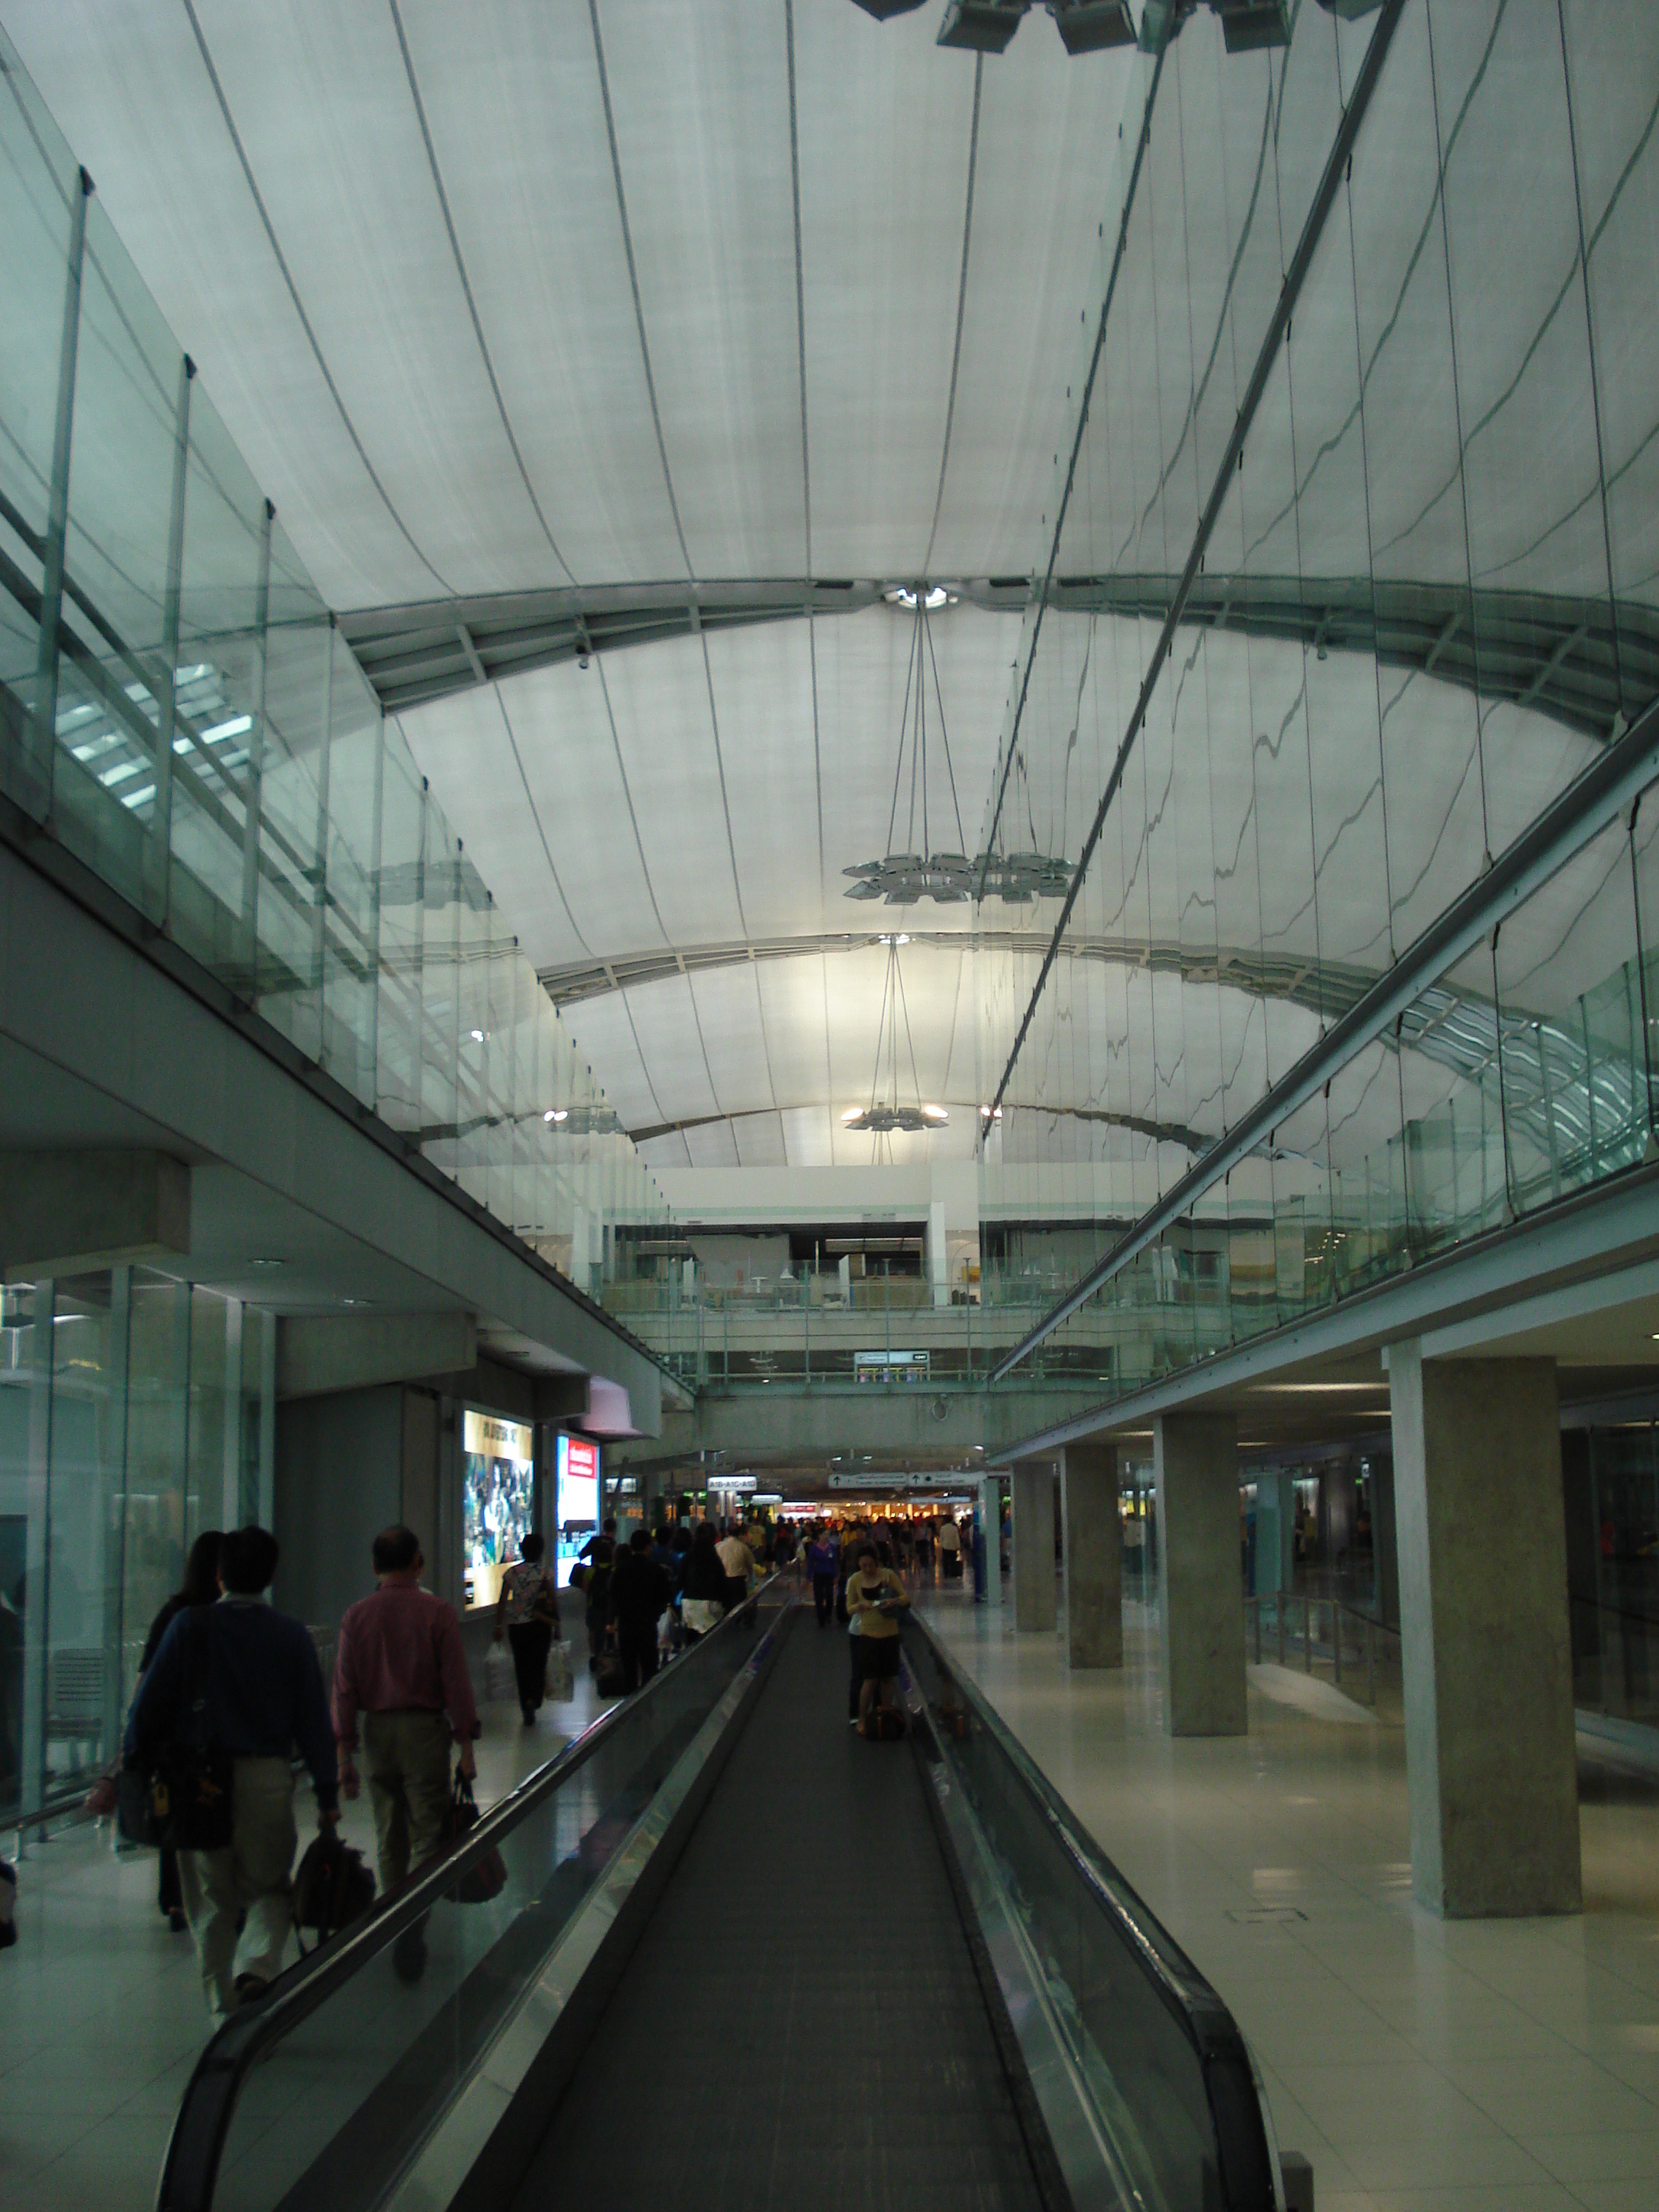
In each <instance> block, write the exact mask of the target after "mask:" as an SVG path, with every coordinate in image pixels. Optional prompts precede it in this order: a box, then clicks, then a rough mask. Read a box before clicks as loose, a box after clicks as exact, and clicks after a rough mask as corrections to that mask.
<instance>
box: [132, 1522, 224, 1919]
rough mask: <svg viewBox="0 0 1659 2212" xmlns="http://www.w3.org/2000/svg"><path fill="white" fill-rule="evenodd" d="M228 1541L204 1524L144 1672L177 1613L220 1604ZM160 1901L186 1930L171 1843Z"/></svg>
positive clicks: (157, 1627)
mask: <svg viewBox="0 0 1659 2212" xmlns="http://www.w3.org/2000/svg"><path fill="white" fill-rule="evenodd" d="M223 1541H224V1535H223V1532H222V1530H221V1529H218V1528H204V1529H203V1531H202V1533H201V1534H200V1535H199V1536H198V1537H197V1539H196V1541H195V1542H194V1543H193V1544H192V1545H191V1547H190V1553H189V1556H188V1557H187V1558H186V1559H185V1578H184V1580H183V1582H182V1583H179V1587H178V1589H176V1590H174V1592H173V1595H172V1596H171V1597H170V1598H169V1599H168V1600H167V1603H166V1604H165V1605H164V1606H163V1607H161V1611H160V1613H157V1614H156V1616H155V1620H152V1621H151V1623H150V1625H149V1635H148V1636H147V1637H146V1638H144V1650H143V1657H142V1658H141V1659H140V1660H139V1662H138V1672H139V1674H141V1675H143V1674H147V1673H148V1672H149V1662H150V1661H151V1660H152V1659H153V1658H154V1657H155V1655H156V1653H157V1652H158V1651H159V1650H161V1638H163V1637H164V1636H165V1635H166V1634H167V1630H168V1629H169V1628H170V1627H171V1626H172V1625H173V1616H174V1615H175V1614H176V1613H183V1612H184V1610H185V1607H187V1606H192V1605H216V1604H217V1603H218V1601H219V1547H220V1545H221V1544H222V1542H223ZM155 1902H156V1904H157V1905H159V1906H160V1908H161V1911H163V1912H165V1913H166V1915H167V1925H168V1927H169V1928H171V1929H172V1930H173V1934H174V1935H175V1936H182V1935H183V1934H184V1933H185V1928H186V1926H187V1925H188V1923H187V1922H186V1921H185V1893H184V1891H183V1890H182V1889H181V1888H180V1887H179V1854H178V1853H177V1852H176V1851H175V1850H173V1847H172V1846H171V1844H162V1846H161V1885H160V1887H159V1889H158V1890H157V1892H156V1898H155Z"/></svg>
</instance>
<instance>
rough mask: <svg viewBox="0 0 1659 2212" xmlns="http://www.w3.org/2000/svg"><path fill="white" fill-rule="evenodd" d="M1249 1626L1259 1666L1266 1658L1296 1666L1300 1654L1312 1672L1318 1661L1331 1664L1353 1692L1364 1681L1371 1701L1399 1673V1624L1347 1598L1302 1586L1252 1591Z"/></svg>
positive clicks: (1341, 1685)
mask: <svg viewBox="0 0 1659 2212" xmlns="http://www.w3.org/2000/svg"><path fill="white" fill-rule="evenodd" d="M1298 1614H1300V1616H1301V1632H1300V1635H1299V1636H1298V1634H1297V1615H1298ZM1244 1630H1245V1638H1246V1642H1247V1644H1248V1647H1249V1652H1250V1656H1251V1658H1252V1660H1253V1661H1254V1662H1255V1665H1256V1666H1258V1667H1260V1666H1261V1664H1262V1662H1263V1661H1264V1659H1269V1660H1272V1661H1273V1662H1275V1663H1276V1664H1278V1665H1279V1666H1280V1667H1286V1666H1291V1665H1292V1664H1294V1663H1295V1662H1296V1661H1297V1657H1298V1656H1299V1657H1300V1660H1301V1665H1302V1671H1303V1673H1304V1674H1312V1673H1313V1672H1314V1669H1315V1666H1316V1664H1317V1665H1319V1666H1320V1667H1328V1668H1330V1670H1331V1678H1332V1680H1334V1683H1335V1684H1336V1686H1337V1687H1338V1688H1339V1689H1340V1690H1345V1691H1346V1692H1347V1693H1348V1695H1349V1696H1351V1697H1356V1698H1358V1697H1360V1695H1361V1689H1362V1686H1363V1692H1364V1695H1363V1700H1362V1702H1363V1703H1364V1704H1365V1705H1373V1706H1374V1705H1376V1697H1377V1687H1378V1684H1379V1682H1381V1681H1383V1680H1398V1679H1399V1674H1400V1664H1401V1662H1400V1634H1399V1632H1398V1630H1396V1629H1393V1628H1389V1627H1386V1626H1384V1625H1383V1622H1382V1621H1380V1620H1375V1619H1374V1618H1373V1617H1372V1615H1371V1614H1370V1613H1362V1612H1360V1610H1359V1608H1358V1607H1357V1606H1352V1605H1349V1604H1348V1603H1347V1602H1346V1600H1345V1599H1342V1598H1338V1597H1315V1596H1312V1595H1308V1594H1306V1593H1304V1592H1302V1591H1298V1590H1278V1591H1274V1592H1273V1593H1272V1594H1270V1595H1266V1596H1262V1597H1247V1598H1246V1599H1245V1601H1244Z"/></svg>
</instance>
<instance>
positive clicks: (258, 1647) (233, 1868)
mask: <svg viewBox="0 0 1659 2212" xmlns="http://www.w3.org/2000/svg"><path fill="white" fill-rule="evenodd" d="M276 1557H277V1553H276V1538H275V1537H274V1536H273V1535H271V1534H270V1532H269V1530H267V1529H264V1528H238V1529H237V1530H235V1531H234V1534H231V1535H228V1536H227V1537H226V1538H225V1540H224V1542H223V1543H222V1546H221V1547H220V1552H219V1587H220V1589H222V1591H223V1593H224V1595H223V1596H222V1598H221V1599H220V1601H219V1602H218V1604H217V1605H213V1606H199V1607H190V1608H188V1609H187V1610H186V1611H185V1612H183V1613H180V1614H179V1616H178V1618H177V1619H176V1620H174V1621H173V1625H172V1626H171V1627H170V1628H169V1629H168V1630H167V1634H166V1635H165V1636H164V1637H163V1638H162V1639H161V1648H160V1649H159V1650H157V1652H156V1654H155V1659H154V1660H153V1661H152V1662H151V1663H150V1666H149V1669H148V1671H147V1672H146V1673H145V1674H144V1676H143V1680H141V1681H140V1683H139V1685H138V1692H137V1696H136V1697H135V1698H134V1699H133V1701H132V1711H131V1714H130V1715H129V1716H128V1718H127V1732H126V1740H125V1752H126V1755H127V1757H128V1759H130V1760H131V1761H133V1762H134V1763H135V1764H137V1765H140V1766H142V1767H144V1768H145V1769H150V1768H153V1767H154V1766H155V1762H156V1759H157V1758H158V1757H159V1755H160V1754H161V1752H162V1750H163V1749H164V1748H165V1747H167V1745H168V1744H170V1743H173V1742H175V1741H179V1738H180V1737H181V1735H183V1733H184V1730H185V1725H186V1723H187V1719H188V1714H189V1708H190V1705H191V1702H192V1700H193V1699H195V1698H197V1696H204V1697H205V1702H206V1723H207V1727H206V1733H207V1741H208V1747H209V1748H210V1749H211V1750H214V1751H220V1752H228V1753H229V1754H230V1757H231V1772H232V1777H233V1781H232V1808H233V1821H232V1833H231V1840H230V1842H229V1843H228V1844H226V1845H225V1846H224V1848H223V1849H222V1850H208V1851H191V1850H181V1851H180V1852H179V1884H180V1887H182V1889H183V1891H184V1897H185V1917H186V1918H187V1919H188V1921H189V1922H190V1931H191V1936H193V1937H194V1938H195V1941H196V1949H197V1956H198V1957H199V1959H200V1960H201V1963H202V1982H203V1986H204V1990H205V1992H206V1995H207V2001H208V2005H209V2008H210V2010H211V2011H212V2013H213V2014H214V2015H215V2017H216V2019H222V2018H223V2017H225V2015H228V2014H229V2013H232V2012H234V2010H235V2009H236V2008H237V2006H238V2005H240V2004H246V2003H248V2002H252V2000H253V1999H254V1998H256V1997H258V1996H263V1995H264V1989H265V1984H267V1983H268V1982H270V1981H271V1980H273V1979H274V1978H275V1977H276V1975H277V1974H279V1973H280V1972H282V1967H283V1950H284V1948H285V1947H286V1945H287V1942H288V1937H289V1929H290V1928H291V1927H292V1926H293V1924H294V1915H293V1910H292V1907H291V1905H290V1902H289V1869H291V1868H292V1866H293V1863H294V1849H295V1843H296V1841H297V1840H298V1838H297V1837H296V1835H295V1826H294V1768H293V1763H292V1762H293V1754H294V1747H295V1745H296V1744H297V1745H298V1746H299V1749H300V1755H301V1758H302V1759H304V1760H305V1763H306V1765H307V1766H308V1767H309V1768H310V1770H311V1778H312V1780H313V1783H314V1784H315V1785H316V1790H317V1806H318V1811H319V1825H320V1826H323V1827H328V1826H331V1825H332V1824H333V1823H334V1822H335V1821H336V1820H338V1819H339V1812H338V1795H339V1791H338V1780H337V1771H336V1765H335V1752H334V1730H333V1729H332V1727H331V1724H330V1722H329V1717H328V1700H327V1699H326V1698H325V1695H324V1692H323V1677H322V1670H321V1668H319V1666H318V1664H317V1654H316V1651H315V1650H314V1649H313V1644H312V1641H311V1638H310V1636H309V1634H308V1633H307V1631H306V1629H305V1627H304V1626H303V1625H302V1624H301V1622H299V1621H297V1620H289V1617H288V1615H287V1614H286V1613H276V1612H274V1611H273V1610H272V1608H271V1607H270V1606H268V1605H267V1604H266V1603H265V1602H264V1591H265V1590H267V1589H269V1588H270V1579H271V1577H272V1576H273V1575H274V1574H275V1573H276ZM241 1915H246V1924H245V1927H244V1930H243V1942H242V1948H243V1966H242V1970H241V1972H236V1954H237V1932H236V1923H237V1920H238V1917H239V1916H241Z"/></svg>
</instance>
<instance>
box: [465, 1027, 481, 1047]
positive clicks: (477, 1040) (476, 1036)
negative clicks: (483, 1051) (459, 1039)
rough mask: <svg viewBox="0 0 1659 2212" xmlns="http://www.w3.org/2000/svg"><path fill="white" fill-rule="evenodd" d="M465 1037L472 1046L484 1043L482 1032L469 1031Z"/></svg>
mask: <svg viewBox="0 0 1659 2212" xmlns="http://www.w3.org/2000/svg"><path fill="white" fill-rule="evenodd" d="M467 1035H468V1036H470V1037H471V1040H472V1042H473V1043H474V1044H482V1043H483V1041H484V1033H483V1030H468V1031H467Z"/></svg>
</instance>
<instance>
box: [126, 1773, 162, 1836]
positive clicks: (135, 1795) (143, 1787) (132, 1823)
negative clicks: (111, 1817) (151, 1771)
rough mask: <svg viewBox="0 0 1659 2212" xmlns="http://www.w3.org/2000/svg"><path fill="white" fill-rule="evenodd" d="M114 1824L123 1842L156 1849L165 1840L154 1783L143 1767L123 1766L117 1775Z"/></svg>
mask: <svg viewBox="0 0 1659 2212" xmlns="http://www.w3.org/2000/svg"><path fill="white" fill-rule="evenodd" d="M115 1826H116V1829H117V1832H118V1834H119V1836H120V1838H121V1840H122V1842H123V1843H126V1844H142V1845H143V1846H144V1847H145V1848H146V1849H148V1850H155V1849H156V1848H157V1847H158V1845H160V1844H161V1842H162V1841H163V1840H164V1838H163V1837H162V1833H161V1822H160V1821H159V1820H157V1819H156V1817H155V1786H154V1784H153V1782H152V1779H151V1778H150V1777H149V1775H148V1774H146V1773H145V1772H144V1771H143V1768H142V1767H138V1766H123V1767H122V1769H121V1771H120V1772H119V1773H118V1775H117V1776H116V1778H115Z"/></svg>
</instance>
